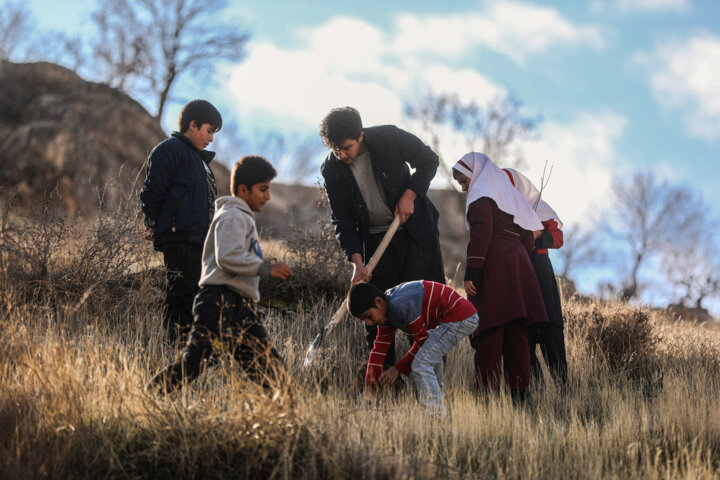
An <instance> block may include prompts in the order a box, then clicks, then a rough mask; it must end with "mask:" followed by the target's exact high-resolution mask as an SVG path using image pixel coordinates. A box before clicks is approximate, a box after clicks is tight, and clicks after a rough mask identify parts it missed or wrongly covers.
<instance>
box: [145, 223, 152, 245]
mask: <svg viewBox="0 0 720 480" xmlns="http://www.w3.org/2000/svg"><path fill="white" fill-rule="evenodd" d="M152 231H153V229H152V227H148V226H147V225H145V232H144V233H143V237H144V238H145V240H146V241H148V242H149V241H151V240H152Z"/></svg>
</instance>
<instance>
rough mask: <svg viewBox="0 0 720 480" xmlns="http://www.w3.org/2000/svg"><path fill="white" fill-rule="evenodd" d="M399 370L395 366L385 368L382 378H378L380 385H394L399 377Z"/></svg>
mask: <svg viewBox="0 0 720 480" xmlns="http://www.w3.org/2000/svg"><path fill="white" fill-rule="evenodd" d="M398 373H399V372H398V371H397V368H395V367H390V368H388V369H387V370H385V371H384V372H383V373H382V375H380V378H379V379H378V383H379V384H380V385H383V386H385V385H392V384H393V383H395V380H397V378H398Z"/></svg>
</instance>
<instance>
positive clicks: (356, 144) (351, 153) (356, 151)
mask: <svg viewBox="0 0 720 480" xmlns="http://www.w3.org/2000/svg"><path fill="white" fill-rule="evenodd" d="M364 135H365V134H363V133H361V134H360V136H359V137H358V138H357V140H356V139H354V138H348V139H347V140H343V142H342V143H341V144H340V145H338V146H337V147H335V148H333V149H332V151H333V153H334V154H335V156H336V157H337V158H339V159H340V160H341V161H342V162H343V163H345V164H346V165H350V164H351V163H353V162H354V161H355V159H356V158H357V157H358V155H360V154H362V153H363V152H365V145H364V144H363V143H362V141H363V138H364Z"/></svg>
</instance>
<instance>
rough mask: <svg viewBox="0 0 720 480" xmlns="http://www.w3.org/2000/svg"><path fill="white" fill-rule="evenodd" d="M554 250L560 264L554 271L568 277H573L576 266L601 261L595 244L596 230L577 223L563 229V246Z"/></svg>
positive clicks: (600, 255) (601, 256)
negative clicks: (557, 269) (559, 268)
mask: <svg viewBox="0 0 720 480" xmlns="http://www.w3.org/2000/svg"><path fill="white" fill-rule="evenodd" d="M554 252H555V255H556V256H557V257H558V258H559V259H560V262H561V264H562V269H561V270H560V271H558V272H556V273H557V274H558V275H560V276H561V277H564V278H568V279H572V278H573V275H574V272H575V271H577V269H578V268H580V267H582V266H586V265H590V264H594V263H598V262H601V261H603V255H602V251H601V249H599V248H598V246H597V232H595V231H593V230H590V229H588V228H583V227H580V226H579V225H577V224H575V225H572V226H570V227H568V228H566V229H564V233H563V246H562V248H560V249H558V250H554Z"/></svg>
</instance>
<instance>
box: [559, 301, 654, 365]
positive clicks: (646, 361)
mask: <svg viewBox="0 0 720 480" xmlns="http://www.w3.org/2000/svg"><path fill="white" fill-rule="evenodd" d="M565 321H566V327H567V331H568V337H569V338H571V339H572V341H574V342H578V343H579V344H580V345H581V348H584V349H585V351H586V354H587V355H588V356H589V357H590V358H589V359H587V360H590V361H592V360H599V361H600V362H601V363H602V364H604V365H605V366H606V367H608V368H609V369H610V370H611V371H613V372H615V373H625V374H630V375H631V376H639V377H642V376H646V375H651V376H652V375H653V373H654V372H655V371H656V370H657V368H658V359H659V356H658V343H659V337H658V335H657V332H656V331H655V329H654V326H653V323H652V322H651V320H650V315H649V312H648V311H647V310H645V309H642V308H636V307H632V306H629V305H627V304H624V303H600V302H593V303H589V304H580V303H576V304H573V305H572V306H571V307H570V308H566V311H565Z"/></svg>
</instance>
